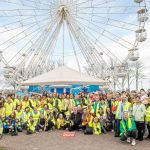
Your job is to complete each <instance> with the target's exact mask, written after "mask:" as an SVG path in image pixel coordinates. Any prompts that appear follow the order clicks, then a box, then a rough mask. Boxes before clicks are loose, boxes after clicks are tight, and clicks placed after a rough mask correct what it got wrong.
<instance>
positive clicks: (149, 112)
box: [145, 106, 150, 122]
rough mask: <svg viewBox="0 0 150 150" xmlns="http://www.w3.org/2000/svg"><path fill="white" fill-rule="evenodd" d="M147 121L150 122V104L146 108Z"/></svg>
mask: <svg viewBox="0 0 150 150" xmlns="http://www.w3.org/2000/svg"><path fill="white" fill-rule="evenodd" d="M145 120H146V122H150V106H148V108H147V110H146V117H145Z"/></svg>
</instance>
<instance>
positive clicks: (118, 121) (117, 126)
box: [115, 119, 121, 136]
mask: <svg viewBox="0 0 150 150" xmlns="http://www.w3.org/2000/svg"><path fill="white" fill-rule="evenodd" d="M120 121H121V120H120V119H115V134H116V135H118V136H119V135H120Z"/></svg>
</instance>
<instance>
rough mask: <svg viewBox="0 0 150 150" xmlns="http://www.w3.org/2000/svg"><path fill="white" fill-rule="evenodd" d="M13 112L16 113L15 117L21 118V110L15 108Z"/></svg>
mask: <svg viewBox="0 0 150 150" xmlns="http://www.w3.org/2000/svg"><path fill="white" fill-rule="evenodd" d="M15 114H16V119H19V120H21V118H22V111H21V110H20V111H17V110H15Z"/></svg>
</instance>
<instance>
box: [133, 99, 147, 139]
mask: <svg viewBox="0 0 150 150" xmlns="http://www.w3.org/2000/svg"><path fill="white" fill-rule="evenodd" d="M145 114H146V108H145V105H144V104H143V103H142V102H141V97H140V96H137V97H136V99H135V103H134V105H133V117H134V119H135V123H136V127H137V130H138V137H137V140H139V141H143V136H144V129H145Z"/></svg>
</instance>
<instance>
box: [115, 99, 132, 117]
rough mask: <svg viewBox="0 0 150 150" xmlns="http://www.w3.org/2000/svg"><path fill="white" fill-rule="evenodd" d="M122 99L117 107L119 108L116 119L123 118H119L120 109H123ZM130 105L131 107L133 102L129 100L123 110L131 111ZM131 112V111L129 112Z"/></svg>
mask: <svg viewBox="0 0 150 150" xmlns="http://www.w3.org/2000/svg"><path fill="white" fill-rule="evenodd" d="M121 103H122V102H121V101H120V102H119V104H118V107H117V110H116V119H121V118H119V115H120V111H121ZM130 107H131V103H129V102H126V104H125V106H124V108H123V111H129V110H130ZM128 114H129V113H128Z"/></svg>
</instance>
